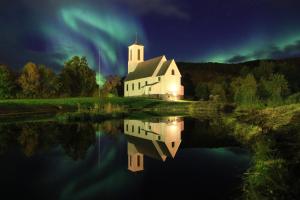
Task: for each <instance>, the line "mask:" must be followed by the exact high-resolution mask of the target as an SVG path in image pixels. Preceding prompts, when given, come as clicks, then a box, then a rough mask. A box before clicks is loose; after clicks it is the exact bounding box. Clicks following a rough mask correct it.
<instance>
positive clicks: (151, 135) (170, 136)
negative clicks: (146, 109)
mask: <svg viewBox="0 0 300 200" xmlns="http://www.w3.org/2000/svg"><path fill="white" fill-rule="evenodd" d="M183 129H184V122H183V119H182V118H179V117H167V118H163V119H157V120H152V121H141V120H131V119H125V120H124V132H125V135H126V138H127V141H128V147H127V148H128V169H129V170H130V171H133V172H137V171H142V170H144V155H146V156H148V157H151V158H155V159H159V160H162V161H165V160H166V158H167V157H172V158H174V156H175V154H176V152H177V150H178V148H179V145H180V143H181V132H182V131H183Z"/></svg>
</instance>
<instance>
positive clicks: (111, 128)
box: [96, 120, 123, 136]
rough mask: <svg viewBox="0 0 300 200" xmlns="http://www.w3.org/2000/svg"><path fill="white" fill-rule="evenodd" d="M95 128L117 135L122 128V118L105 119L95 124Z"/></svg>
mask: <svg viewBox="0 0 300 200" xmlns="http://www.w3.org/2000/svg"><path fill="white" fill-rule="evenodd" d="M96 129H97V130H98V131H101V132H105V133H106V134H109V135H115V136H116V135H118V134H120V133H121V132H122V130H123V121H122V120H107V121H104V122H102V123H100V124H96Z"/></svg>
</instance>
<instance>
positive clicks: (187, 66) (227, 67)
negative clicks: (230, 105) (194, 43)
mask: <svg viewBox="0 0 300 200" xmlns="http://www.w3.org/2000/svg"><path fill="white" fill-rule="evenodd" d="M262 61H263V62H268V63H269V62H270V63H273V66H274V67H273V69H274V72H275V73H277V72H278V73H282V74H284V75H285V77H286V78H287V79H288V80H289V82H290V83H291V84H292V85H293V88H291V89H292V90H296V89H297V88H298V86H300V80H298V76H299V74H300V57H299V58H287V59H280V60H271V59H269V60H254V61H248V62H243V63H232V64H226V63H213V62H209V63H187V62H178V63H177V65H178V68H179V70H180V72H181V74H182V76H183V78H182V83H183V85H184V86H185V89H186V90H185V91H186V92H187V93H188V95H190V96H193V91H192V90H193V88H194V87H195V85H197V83H198V82H211V81H216V80H218V79H220V78H221V79H222V80H228V79H229V80H230V79H231V78H233V77H237V76H239V75H241V70H242V69H243V68H244V69H247V70H248V71H253V69H254V68H255V67H257V66H259V65H260V63H261V62H262Z"/></svg>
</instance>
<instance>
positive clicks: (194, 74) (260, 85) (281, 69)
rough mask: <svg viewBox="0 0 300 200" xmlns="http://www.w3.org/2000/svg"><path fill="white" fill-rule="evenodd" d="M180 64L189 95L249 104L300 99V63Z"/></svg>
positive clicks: (290, 101) (190, 96)
mask: <svg viewBox="0 0 300 200" xmlns="http://www.w3.org/2000/svg"><path fill="white" fill-rule="evenodd" d="M293 61H295V60H293ZM296 61H298V59H296ZM299 61H300V59H299ZM179 67H180V70H181V72H182V74H183V85H184V86H185V94H186V95H187V96H188V97H189V98H193V99H196V100H209V99H213V100H216V99H218V100H220V101H226V102H235V103H236V104H238V105H240V106H250V107H251V106H265V105H270V106H273V105H280V104H283V103H297V102H300V93H299V92H300V80H299V74H300V67H299V65H298V64H297V62H284V61H254V62H247V63H243V64H232V65H231V64H218V63H206V64H188V63H179ZM188 69H189V70H188ZM226 69H227V70H226Z"/></svg>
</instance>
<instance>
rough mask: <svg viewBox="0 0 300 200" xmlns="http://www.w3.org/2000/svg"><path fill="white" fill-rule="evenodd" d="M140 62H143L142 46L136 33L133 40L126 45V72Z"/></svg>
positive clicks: (131, 70) (130, 70)
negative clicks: (130, 43)
mask: <svg viewBox="0 0 300 200" xmlns="http://www.w3.org/2000/svg"><path fill="white" fill-rule="evenodd" d="M140 62H144V46H143V45H142V44H139V43H138V40H137V34H136V37H135V42H134V43H133V44H132V45H130V46H129V47H128V73H130V72H133V71H134V70H135V68H136V66H137V65H138V64H139V63H140Z"/></svg>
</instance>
